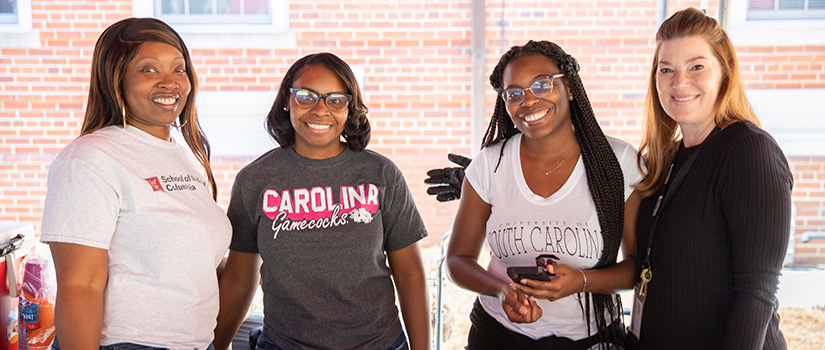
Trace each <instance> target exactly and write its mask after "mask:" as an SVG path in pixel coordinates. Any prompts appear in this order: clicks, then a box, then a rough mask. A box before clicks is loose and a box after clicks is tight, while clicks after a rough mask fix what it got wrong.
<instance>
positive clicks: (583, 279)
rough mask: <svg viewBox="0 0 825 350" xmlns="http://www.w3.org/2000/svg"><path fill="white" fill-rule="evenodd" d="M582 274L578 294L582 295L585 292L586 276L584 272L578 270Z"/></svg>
mask: <svg viewBox="0 0 825 350" xmlns="http://www.w3.org/2000/svg"><path fill="white" fill-rule="evenodd" d="M579 272H581V273H582V290H581V292H579V293H584V292H585V291H586V290H587V274H585V273H584V270H579Z"/></svg>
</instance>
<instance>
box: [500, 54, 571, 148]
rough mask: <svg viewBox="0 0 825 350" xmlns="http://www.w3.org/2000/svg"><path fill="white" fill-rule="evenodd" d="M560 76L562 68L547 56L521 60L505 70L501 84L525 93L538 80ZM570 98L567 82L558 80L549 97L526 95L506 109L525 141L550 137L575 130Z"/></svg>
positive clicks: (535, 56) (529, 57)
mask: <svg viewBox="0 0 825 350" xmlns="http://www.w3.org/2000/svg"><path fill="white" fill-rule="evenodd" d="M559 73H560V71H559V67H557V66H556V64H555V63H554V62H553V60H551V59H550V58H549V57H547V56H544V55H529V56H522V57H519V58H516V59H515V60H513V61H512V62H510V64H508V65H507V67H506V68H504V72H503V75H502V82H503V86H504V88H505V89H507V88H511V87H517V88H521V89H524V88H527V87H530V85H531V84H533V82H534V81H536V79H540V78H543V77H546V76H552V75H555V74H559ZM568 96H570V92H569V91H568V88H567V84H566V82H565V80H564V78H558V79H555V80H553V91H551V92H550V94H548V95H547V96H544V97H541V98H537V97H535V96H533V94H532V93H530V92H529V91H526V92H525V94H524V100H523V101H522V102H521V103H520V104H512V105H511V104H508V105H507V113H508V114H509V115H510V119H512V121H513V124H515V126H516V128H518V129H519V131H521V132H522V133H523V134H524V136H525V137H528V138H531V139H542V138H546V137H550V136H552V135H555V134H556V133H558V132H562V131H563V130H567V131H571V130H572V125H571V121H570V104H569V101H568ZM499 98H500V97H499Z"/></svg>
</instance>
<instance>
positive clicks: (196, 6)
mask: <svg viewBox="0 0 825 350" xmlns="http://www.w3.org/2000/svg"><path fill="white" fill-rule="evenodd" d="M189 14H192V15H211V14H212V0H189Z"/></svg>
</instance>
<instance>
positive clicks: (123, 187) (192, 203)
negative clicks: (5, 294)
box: [40, 126, 232, 350]
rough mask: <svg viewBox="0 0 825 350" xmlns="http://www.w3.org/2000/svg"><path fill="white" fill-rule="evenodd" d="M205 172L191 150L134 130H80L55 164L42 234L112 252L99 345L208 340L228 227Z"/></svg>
mask: <svg viewBox="0 0 825 350" xmlns="http://www.w3.org/2000/svg"><path fill="white" fill-rule="evenodd" d="M203 174H204V172H203V167H201V166H200V165H199V163H197V162H196V160H195V158H194V156H193V155H192V152H191V151H189V149H188V148H185V147H183V146H181V145H179V144H177V143H175V142H174V141H172V142H167V141H164V140H161V139H158V138H156V137H154V136H152V135H149V134H147V133H145V132H143V131H141V130H140V129H137V128H135V127H133V126H127V127H126V128H125V129H124V128H122V127H120V126H110V127H106V128H103V129H101V130H98V131H95V132H93V133H90V134H87V135H84V136H81V137H79V138H78V139H77V140H75V141H73V142H72V143H71V144H69V145H68V146H66V148H64V149H63V150H62V151H61V152H60V154H59V155H58V156H57V159H55V161H54V162H53V163H52V165H51V167H50V168H49V179H48V192H47V195H46V204H45V208H44V210H43V227H42V234H41V236H40V240H41V241H43V242H64V243H74V244H80V245H85V246H90V247H95V248H101V249H106V250H108V258H109V265H108V271H109V276H108V278H109V280H108V284H107V285H106V290H105V294H104V309H103V329H102V335H101V340H100V345H111V344H115V343H120V342H131V343H138V344H143V345H149V346H156V347H168V348H172V349H189V350H191V349H205V348H206V347H207V346H209V344H210V343H211V342H212V338H213V331H214V328H215V324H216V317H217V315H218V305H219V301H218V281H217V275H216V268H217V266H218V264H219V263H220V261H221V259H222V257H223V256H224V254H225V252H226V249H227V248H228V247H229V241H230V239H231V235H232V233H231V227H230V224H229V220H228V219H227V218H226V215H225V214H224V212H223V210H222V209H221V208H220V207H218V205H217V204H216V203H215V201H214V200H213V199H212V196H211V194H210V191H209V188H208V180H207V179H206V178H205V176H204V175H203ZM58 292H59V291H58Z"/></svg>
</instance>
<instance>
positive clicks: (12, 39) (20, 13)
mask: <svg viewBox="0 0 825 350" xmlns="http://www.w3.org/2000/svg"><path fill="white" fill-rule="evenodd" d="M39 47H40V32H39V31H36V30H34V29H33V28H32V2H31V0H17V23H4V24H0V48H21V49H31V48H39Z"/></svg>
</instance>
